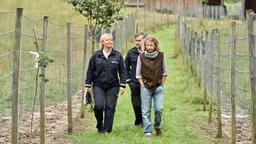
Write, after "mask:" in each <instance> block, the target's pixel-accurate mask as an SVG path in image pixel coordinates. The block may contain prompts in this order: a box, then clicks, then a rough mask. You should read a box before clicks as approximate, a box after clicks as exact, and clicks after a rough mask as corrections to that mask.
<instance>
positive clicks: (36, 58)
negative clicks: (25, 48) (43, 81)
mask: <svg viewBox="0 0 256 144" xmlns="http://www.w3.org/2000/svg"><path fill="white" fill-rule="evenodd" d="M29 53H30V54H32V55H34V57H35V62H36V64H35V68H38V60H39V57H40V55H39V53H38V52H33V51H29Z"/></svg>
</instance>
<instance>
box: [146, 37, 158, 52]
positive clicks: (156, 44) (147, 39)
mask: <svg viewBox="0 0 256 144" xmlns="http://www.w3.org/2000/svg"><path fill="white" fill-rule="evenodd" d="M147 41H150V42H153V43H154V45H155V51H159V49H160V48H159V41H158V40H157V39H156V38H155V37H152V36H148V37H146V38H145V40H144V50H146V42H147Z"/></svg>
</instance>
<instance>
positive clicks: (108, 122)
mask: <svg viewBox="0 0 256 144" xmlns="http://www.w3.org/2000/svg"><path fill="white" fill-rule="evenodd" d="M118 92H119V87H112V88H108V89H103V88H101V87H98V86H94V87H93V93H94V103H95V105H94V114H95V117H96V120H97V126H96V128H97V129H98V131H100V132H111V131H112V126H113V121H114V114H115V107H116V103H117V97H118ZM103 113H104V117H103ZM103 119H104V120H103Z"/></svg>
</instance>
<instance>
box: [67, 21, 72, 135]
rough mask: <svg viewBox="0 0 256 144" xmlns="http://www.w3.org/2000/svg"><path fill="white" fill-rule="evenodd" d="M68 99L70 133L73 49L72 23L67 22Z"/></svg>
mask: <svg viewBox="0 0 256 144" xmlns="http://www.w3.org/2000/svg"><path fill="white" fill-rule="evenodd" d="M67 100H68V133H69V134H71V133H72V130H73V126H72V50H71V23H67Z"/></svg>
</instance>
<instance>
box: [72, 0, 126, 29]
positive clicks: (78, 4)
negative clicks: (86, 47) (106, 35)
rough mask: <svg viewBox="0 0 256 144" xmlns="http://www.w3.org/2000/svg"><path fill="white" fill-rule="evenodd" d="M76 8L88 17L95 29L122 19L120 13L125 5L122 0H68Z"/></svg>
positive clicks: (89, 23) (92, 27)
mask: <svg viewBox="0 0 256 144" xmlns="http://www.w3.org/2000/svg"><path fill="white" fill-rule="evenodd" d="M68 2H69V3H70V4H72V5H73V6H74V7H75V10H76V11H78V12H79V13H80V14H82V15H83V16H84V17H86V19H87V21H88V25H89V28H90V29H91V30H93V31H95V30H96V29H101V28H102V27H110V26H111V24H112V23H114V22H115V21H116V20H122V16H121V15H119V12H120V10H121V9H122V7H123V1H120V0H68Z"/></svg>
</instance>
